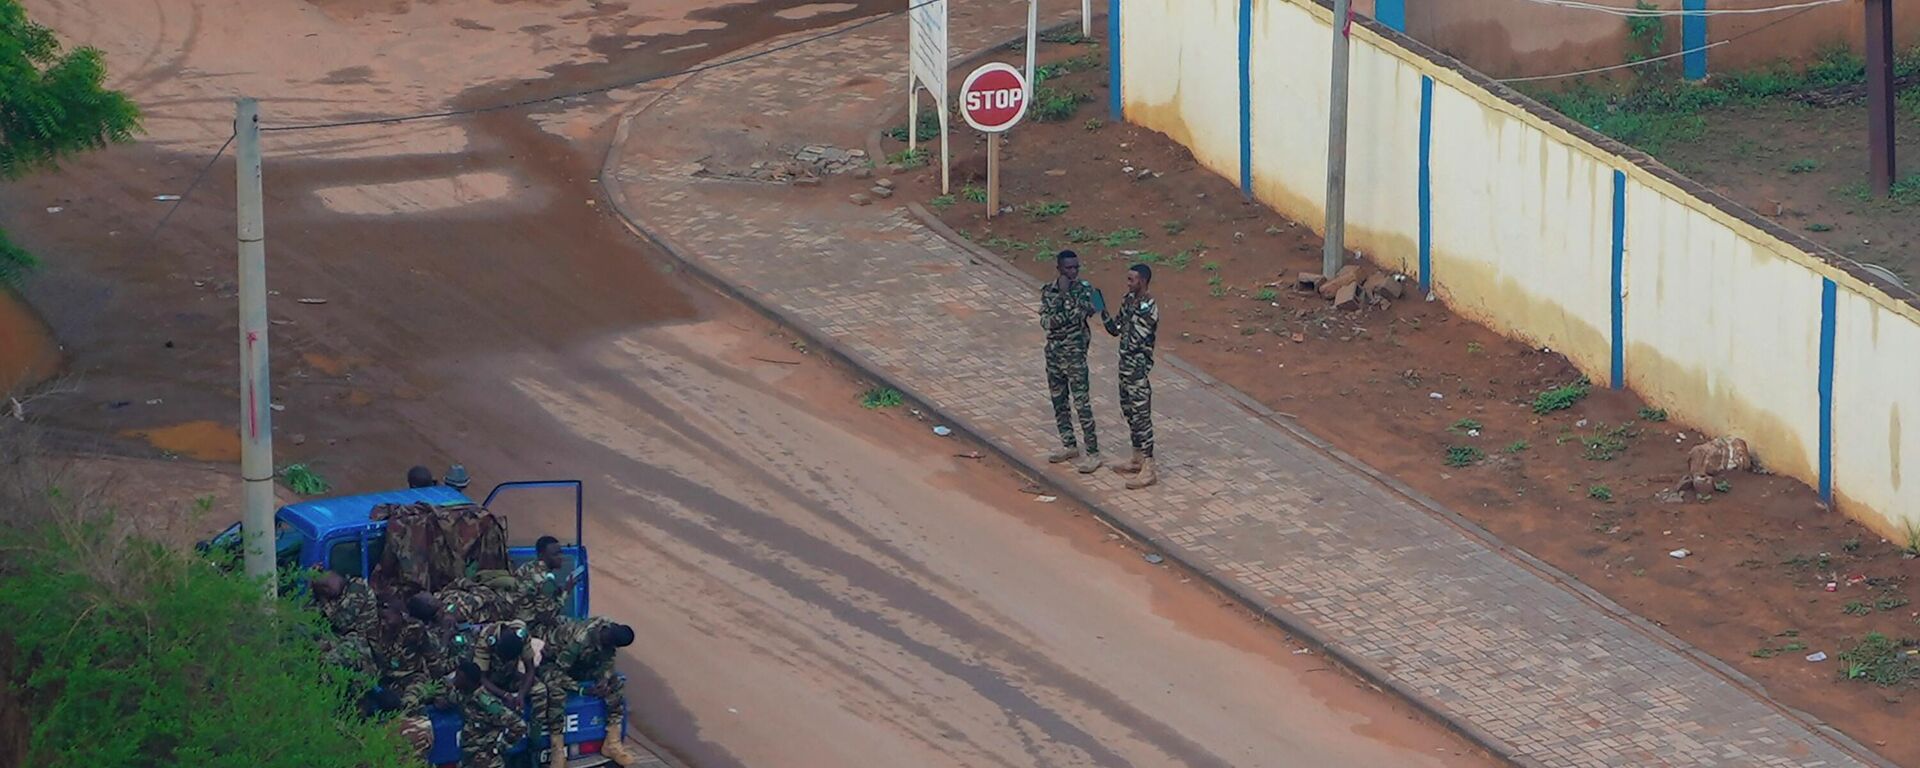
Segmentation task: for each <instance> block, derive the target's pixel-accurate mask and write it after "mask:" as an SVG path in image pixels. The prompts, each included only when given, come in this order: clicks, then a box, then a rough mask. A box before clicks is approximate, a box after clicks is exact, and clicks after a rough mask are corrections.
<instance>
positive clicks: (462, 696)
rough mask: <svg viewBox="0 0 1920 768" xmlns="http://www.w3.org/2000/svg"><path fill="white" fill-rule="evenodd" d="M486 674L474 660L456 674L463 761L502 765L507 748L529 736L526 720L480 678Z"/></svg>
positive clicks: (473, 767)
mask: <svg viewBox="0 0 1920 768" xmlns="http://www.w3.org/2000/svg"><path fill="white" fill-rule="evenodd" d="M484 678H485V674H484V673H483V672H481V671H480V668H479V666H477V665H475V664H474V663H473V662H471V661H467V662H462V663H461V664H460V667H459V669H458V670H457V671H456V672H455V673H454V676H453V686H454V694H453V703H454V705H455V706H457V707H459V708H460V720H461V722H460V765H461V766H463V768H503V767H504V766H505V765H506V752H507V750H508V749H511V748H513V745H515V744H518V743H520V740H521V739H524V738H526V737H527V721H526V720H525V719H524V718H522V717H520V714H519V713H518V712H517V711H515V708H514V707H512V706H509V705H508V704H507V702H505V701H502V700H501V699H500V697H499V695H497V694H495V693H494V692H493V691H490V690H488V689H487V688H486V686H484V685H482V684H481V682H482V680H483V679H484Z"/></svg>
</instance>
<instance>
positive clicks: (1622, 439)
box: [1580, 422, 1639, 461]
mask: <svg viewBox="0 0 1920 768" xmlns="http://www.w3.org/2000/svg"><path fill="white" fill-rule="evenodd" d="M1637 434H1639V433H1638V432H1635V431H1634V429H1633V423H1632V422H1628V423H1626V424H1622V425H1620V426H1617V427H1614V428H1613V429H1606V428H1604V427H1603V428H1601V429H1598V430H1596V431H1595V432H1594V433H1593V434H1591V435H1585V436H1583V437H1581V438H1580V444H1581V445H1582V446H1584V447H1585V449H1586V450H1585V451H1583V452H1582V454H1581V455H1583V456H1585V457H1586V458H1587V460H1588V461H1612V460H1614V458H1615V457H1618V456H1619V455H1620V454H1621V453H1624V452H1626V450H1627V439H1628V438H1631V437H1633V436H1635V435H1637Z"/></svg>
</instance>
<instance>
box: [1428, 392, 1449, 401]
mask: <svg viewBox="0 0 1920 768" xmlns="http://www.w3.org/2000/svg"><path fill="white" fill-rule="evenodd" d="M1427 397H1431V398H1433V399H1435V400H1445V399H1447V396H1446V395H1443V394H1440V393H1438V392H1428V393H1427Z"/></svg>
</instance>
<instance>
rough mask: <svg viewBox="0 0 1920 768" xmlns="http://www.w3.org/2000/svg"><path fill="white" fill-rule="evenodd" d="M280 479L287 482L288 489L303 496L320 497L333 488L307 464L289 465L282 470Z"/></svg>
mask: <svg viewBox="0 0 1920 768" xmlns="http://www.w3.org/2000/svg"><path fill="white" fill-rule="evenodd" d="M280 479H281V480H284V481H286V483H287V488H289V489H292V491H293V492H294V493H297V494H300V495H302V496H318V495H320V494H323V493H326V492H327V491H328V490H330V489H332V488H333V485H332V484H330V483H328V482H327V479H326V478H324V477H321V476H320V473H318V472H315V471H313V469H312V468H311V467H308V466H307V465H305V464H288V465H287V468H286V469H283V470H280Z"/></svg>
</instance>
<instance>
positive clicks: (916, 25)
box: [907, 0, 952, 194]
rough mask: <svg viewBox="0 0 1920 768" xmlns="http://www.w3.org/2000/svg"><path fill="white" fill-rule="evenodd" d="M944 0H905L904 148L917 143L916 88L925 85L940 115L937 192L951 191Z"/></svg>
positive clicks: (918, 132)
mask: <svg viewBox="0 0 1920 768" xmlns="http://www.w3.org/2000/svg"><path fill="white" fill-rule="evenodd" d="M948 1H949V0H907V60H908V63H907V148H908V149H913V148H916V147H918V146H919V144H920V89H921V88H925V89H927V93H930V94H932V95H933V104H934V108H935V109H938V110H939V113H938V114H939V115H940V193H941V194H948V193H950V192H952V190H951V189H950V187H951V186H952V185H951V183H950V182H951V179H950V178H949V174H950V173H951V169H950V167H949V166H951V164H952V163H951V161H950V158H949V156H948V151H949V150H948V149H947V113H948V110H947V3H948Z"/></svg>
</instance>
